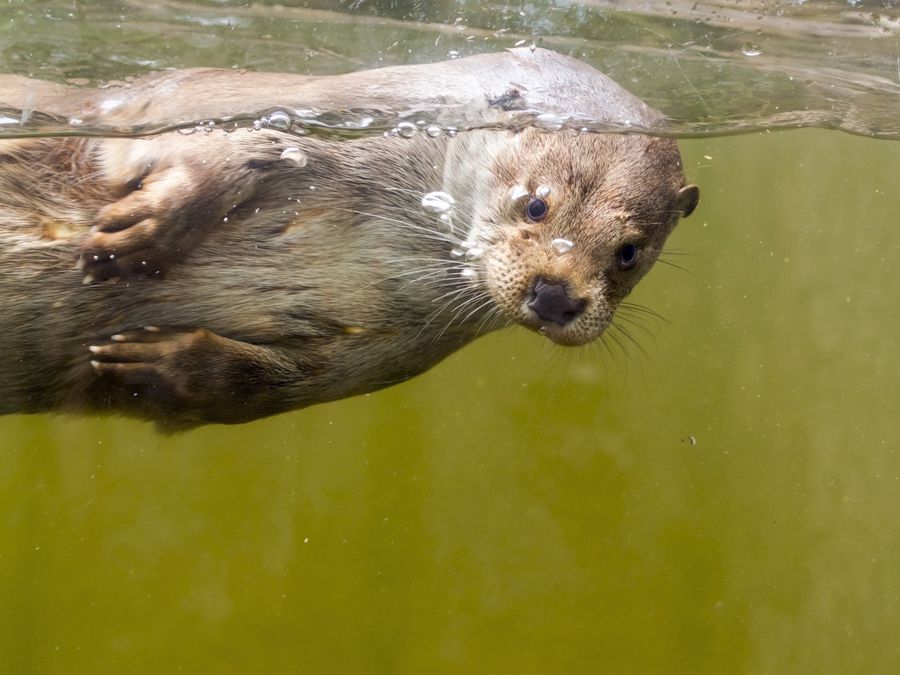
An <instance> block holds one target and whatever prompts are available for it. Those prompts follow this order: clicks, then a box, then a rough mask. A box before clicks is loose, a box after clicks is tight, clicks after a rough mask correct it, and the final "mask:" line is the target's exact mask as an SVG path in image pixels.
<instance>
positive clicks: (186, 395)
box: [0, 50, 699, 431]
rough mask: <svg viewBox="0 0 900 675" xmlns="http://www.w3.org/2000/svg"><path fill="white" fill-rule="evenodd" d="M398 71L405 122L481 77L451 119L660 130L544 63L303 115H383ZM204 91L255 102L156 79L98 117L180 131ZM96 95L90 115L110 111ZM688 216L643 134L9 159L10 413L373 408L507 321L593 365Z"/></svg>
mask: <svg viewBox="0 0 900 675" xmlns="http://www.w3.org/2000/svg"><path fill="white" fill-rule="evenodd" d="M485 66H489V68H488V69H487V71H485V70H484V68H485ZM404 71H405V73H406V74H407V75H409V77H408V78H407V79H408V80H410V81H414V82H417V83H419V84H417V85H416V86H410V88H409V91H408V92H407V95H404V96H405V98H404V97H402V96H401V95H400V94H398V93H397V90H396V89H393V90H391V92H390V95H385V98H386V99H389V100H388V103H389V104H390V105H394V106H396V105H401V104H403V105H409V104H411V103H413V102H414V101H419V100H437V99H436V98H435V96H436V92H440V91H451V92H452V91H454V90H458V89H459V88H460V87H461V86H462V84H464V83H465V84H466V85H467V86H468V84H471V83H472V82H473V81H474V82H475V83H476V84H477V85H478V89H477V91H476V94H472V93H471V91H469V90H466V91H467V93H465V94H464V95H458V96H457V97H456V99H453V100H457V101H459V100H462V101H463V102H464V104H465V105H471V106H476V105H477V106H480V109H481V110H482V111H489V110H497V109H500V110H508V109H510V108H518V107H525V106H533V107H538V108H540V107H545V108H546V109H549V111H550V112H554V111H555V112H567V111H575V112H577V113H579V114H589V115H593V117H594V118H595V119H606V120H609V121H610V122H611V123H617V124H618V123H624V122H627V123H628V124H638V125H640V124H644V125H651V124H657V123H658V122H659V113H657V112H656V111H654V110H652V109H650V108H648V107H647V106H646V105H645V104H643V103H642V102H641V101H639V100H638V99H636V98H634V97H633V96H631V95H630V94H628V93H627V92H625V91H624V90H622V89H621V88H619V87H618V86H617V85H615V84H614V83H612V82H611V81H610V80H608V78H605V77H604V76H603V75H601V74H600V73H598V72H596V71H594V70H592V69H590V68H589V67H588V66H586V65H584V64H581V63H580V62H577V61H574V60H572V59H569V58H567V57H563V56H560V55H557V54H553V53H552V52H545V51H543V50H537V51H535V52H533V53H532V52H531V51H530V50H516V51H514V52H512V53H505V54H493V55H485V56H477V57H471V58H469V59H460V60H458V61H453V62H449V63H446V64H432V65H431V66H413V67H408V68H406V69H404V68H394V69H384V70H381V71H378V70H376V71H369V72H368V73H362V74H352V75H346V76H340V77H337V78H321V79H319V78H298V79H296V82H295V83H296V84H297V87H298V88H297V92H298V93H296V96H297V98H298V100H299V101H311V100H316V101H319V103H318V104H317V105H324V103H321V102H322V101H325V100H326V99H327V98H328V91H329V90H331V91H332V92H335V93H334V100H337V101H340V97H341V96H342V95H343V94H341V93H340V92H344V91H346V92H348V93H347V96H348V97H350V95H351V94H352V92H353V91H356V92H357V93H358V94H359V93H360V92H362V91H363V88H364V87H368V88H369V89H368V90H367V91H368V94H367V95H368V96H370V98H374V99H377V90H378V87H379V86H381V85H383V84H384V83H386V82H394V83H396V82H399V81H403V79H404V78H403V77H401V76H402V75H404ZM201 72H202V73H207V75H208V78H209V79H207V80H206V85H209V82H210V80H216V81H218V82H220V83H222V82H225V83H232V84H233V85H234V86H235V87H237V86H240V87H243V88H252V82H253V76H250V75H247V74H238V73H227V72H219V71H212V73H213V74H209V73H210V71H199V72H194V76H193V77H190V76H186V75H185V74H184V73H172V74H163V75H159V76H153V77H151V78H148V80H145V81H142V82H138V83H137V84H136V85H134V86H133V87H132V88H131V89H130V90H129V91H128V92H127V96H126V97H124V98H125V99H126V100H125V103H123V104H122V105H119V106H117V107H116V112H115V114H116V115H119V117H107V118H104V119H107V120H109V119H115V120H116V121H117V122H122V121H129V122H133V121H135V120H138V119H140V120H146V119H148V118H149V117H152V115H153V114H155V113H154V111H155V110H156V107H157V106H159V105H161V104H160V103H159V102H158V101H155V100H153V101H147V100H144V99H145V98H146V96H148V95H149V93H152V92H154V91H155V92H157V93H158V92H159V90H160V87H167V86H170V85H171V86H173V87H174V91H175V94H173V98H172V99H171V100H172V101H173V103H172V110H173V111H175V113H173V114H177V111H178V110H179V109H180V108H179V105H183V106H187V107H189V108H190V109H191V110H192V111H196V106H197V100H196V99H197V97H198V96H199V95H200V94H199V92H200V91H201V90H202V89H198V87H201V83H202V82H203V77H201V75H200V73H201ZM429 73H430V75H429ZM454 73H455V74H456V75H454ZM482 73H485V74H482ZM273 77H274V76H271V75H260V76H259V81H260V82H261V83H262V84H261V85H260V87H257V88H256V89H254V91H255V92H256V94H255V95H257V96H258V97H260V100H262V98H265V97H266V96H271V97H275V96H276V93H275V90H274V89H272V90H269V91H263V90H264V89H265V88H266V87H267V86H274V85H272V82H273V80H271V79H270V78H273ZM454 77H455V78H456V79H454ZM473 77H474V80H473ZM198 78H199V79H198ZM233 80H235V81H236V82H237V83H239V84H237V83H235V82H233ZM523 80H524V81H525V84H524V85H523ZM173 82H174V83H175V84H178V83H179V82H180V83H181V84H183V85H184V88H183V91H182V89H180V88H179V87H181V84H178V86H175V85H173ZM429 82H430V84H429ZM29 86H33V85H29ZM429 87H430V89H429ZM301 89H303V90H305V92H306V93H303V91H300V90H301ZM0 91H6V92H7V95H11V94H9V92H10V91H11V90H10V89H6V90H4V89H3V87H2V86H0ZM47 91H49V92H50V93H49V94H47V95H46V96H45V97H44V98H43V99H40V97H38V103H37V104H36V105H39V106H45V108H46V109H55V110H57V111H60V110H63V106H64V102H65V101H66V100H68V99H67V98H66V97H65V96H64V95H62V94H60V92H59V90H58V88H55V87H51V88H49V89H48V90H47ZM179 91H180V92H181V93H182V94H185V96H186V97H187V101H188V104H179V103H178V101H179V100H181V98H180V97H179V95H178V92H179ZM261 91H262V92H263V93H260V92H261ZM372 91H375V92H376V94H375V95H373V94H372ZM551 92H552V95H551ZM566 92H568V93H569V94H570V96H569V98H568V99H566V98H564V97H560V98H556V99H554V96H556V95H557V94H560V93H563V94H565V93H566ZM278 95H280V94H278ZM360 95H362V94H360ZM54 96H56V97H57V98H54ZM80 96H81V97H82V98H80V99H78V100H77V101H76V103H77V106H79V107H80V108H82V109H85V110H91V109H92V106H93V109H97V110H100V109H102V107H103V106H102V105H101V103H102V100H105V99H103V97H104V96H107V97H108V96H109V94H108V93H104V94H102V95H101V94H95V96H96V97H97V98H93V99H92V98H90V97H89V95H88V94H80ZM528 96H531V99H530V100H526V99H527V98H528ZM316 97H318V98H316ZM448 97H449V95H447V96H445V97H444V98H443V99H441V100H440V101H439V103H441V104H445V103H447V101H448V100H450V98H448ZM226 98H227V97H226ZM351 98H352V97H351ZM401 98H402V99H403V100H401ZM72 100H74V97H72ZM348 100H351V99H350V98H348ZM98 101H99V103H98ZM535 102H537V103H538V104H539V105H536V106H535V105H534V103H535ZM289 103H293V102H289ZM15 104H16V102H15V101H13V102H12V104H11V105H15ZM216 105H219V104H216ZM341 106H343V103H339V104H338V108H341ZM184 109H186V108H184ZM63 114H71V113H66V112H65V111H63ZM98 119H101V118H98ZM698 195H699V191H698V189H697V188H696V187H695V186H690V185H685V180H684V176H683V172H682V168H681V161H680V157H679V154H678V149H677V146H676V144H675V142H674V141H672V140H670V139H665V138H659V137H653V136H646V135H638V134H615V133H609V134H600V133H587V134H584V133H579V132H578V131H570V130H564V131H556V132H553V133H549V132H547V131H544V130H541V129H537V128H523V129H518V130H499V129H490V130H485V129H482V130H471V131H461V132H459V133H457V134H455V135H449V134H438V135H434V136H433V135H431V134H426V133H421V132H420V133H415V134H412V135H411V137H409V138H405V137H402V136H401V135H388V136H386V137H383V136H367V137H360V138H352V139H348V140H340V141H336V140H329V139H323V138H316V137H309V136H307V137H301V136H297V135H296V134H292V133H289V132H285V131H279V130H277V129H273V128H265V129H262V130H256V131H247V130H240V131H234V132H232V133H225V132H219V131H216V132H212V133H209V134H203V133H199V134H193V135H182V134H180V133H177V132H170V133H165V134H160V135H156V136H153V137H151V138H148V139H130V138H128V139H126V138H84V137H81V138H71V137H70V138H58V137H57V138H37V139H16V140H8V141H2V142H0V290H2V299H0V309H2V312H3V316H4V330H3V331H2V332H0V413H14V412H42V411H51V410H63V411H75V412H91V413H97V412H116V413H123V414H127V415H132V416H136V417H140V418H144V419H149V420H153V421H155V422H156V423H157V424H158V425H159V426H160V427H161V428H163V429H164V430H168V431H175V430H180V429H186V428H190V427H192V426H195V425H198V424H204V423H210V422H217V423H237V422H244V421H248V420H252V419H256V418H259V417H262V416H265V415H271V414H274V413H278V412H282V411H286V410H290V409H294V408H299V407H303V406H306V405H310V404H312V403H318V402H322V401H328V400H333V399H337V398H342V397H346V396H351V395H354V394H358V393H363V392H368V391H373V390H375V389H379V388H382V387H385V386H388V385H391V384H394V383H397V382H400V381H402V380H405V379H407V378H409V377H412V376H413V375H416V374H418V373H421V372H423V371H424V370H426V369H428V368H429V367H431V366H432V365H434V364H435V363H437V362H438V361H440V360H441V359H442V358H444V357H445V356H447V355H448V354H449V353H451V352H452V351H454V350H456V349H458V348H459V347H461V346H463V345H464V344H466V343H468V342H469V341H471V340H472V339H474V338H475V337H477V336H479V335H482V334H484V333H487V332H489V331H492V330H494V329H497V328H499V327H502V326H506V325H510V324H513V323H519V324H521V325H524V326H526V327H528V328H531V329H533V330H536V331H539V332H540V333H542V334H544V335H546V336H547V337H548V338H550V339H551V340H553V341H554V342H556V343H559V344H563V345H580V344H585V343H588V342H590V341H591V340H594V339H596V338H597V337H598V336H599V335H600V334H601V333H602V332H603V330H604V329H605V328H606V327H607V326H608V325H609V323H610V321H611V320H612V316H613V313H614V311H615V309H616V307H617V305H618V304H619V302H620V301H621V300H622V298H624V297H625V295H626V294H627V293H628V292H629V291H630V290H631V289H632V288H633V287H634V285H635V284H636V283H637V281H638V280H639V279H640V278H641V277H642V276H643V275H644V274H645V273H646V272H647V271H648V269H649V268H650V266H651V265H652V264H653V262H654V261H655V259H656V257H657V255H658V254H659V252H660V249H661V248H662V246H663V243H664V242H665V239H666V237H667V236H668V234H669V233H670V231H671V230H672V228H673V227H674V226H675V224H676V222H677V220H678V218H679V217H680V216H682V215H688V214H690V212H691V211H692V210H693V209H694V207H695V205H696V203H697V200H698ZM76 260H79V265H78V269H76V265H75V261H76ZM85 282H87V283H85Z"/></svg>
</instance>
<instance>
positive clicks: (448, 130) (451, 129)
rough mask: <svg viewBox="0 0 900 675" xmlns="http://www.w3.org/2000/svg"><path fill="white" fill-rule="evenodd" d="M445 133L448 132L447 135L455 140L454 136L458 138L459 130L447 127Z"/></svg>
mask: <svg viewBox="0 0 900 675" xmlns="http://www.w3.org/2000/svg"><path fill="white" fill-rule="evenodd" d="M445 131H446V132H447V135H448V136H449V137H450V138H453V137H454V136H456V132H457V131H458V130H457V128H456V127H447V128H446V129H445Z"/></svg>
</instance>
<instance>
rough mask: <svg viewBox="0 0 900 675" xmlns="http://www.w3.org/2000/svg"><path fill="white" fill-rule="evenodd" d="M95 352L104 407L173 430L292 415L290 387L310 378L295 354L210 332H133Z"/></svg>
mask: <svg viewBox="0 0 900 675" xmlns="http://www.w3.org/2000/svg"><path fill="white" fill-rule="evenodd" d="M89 349H90V353H91V366H93V369H94V371H95V372H96V373H97V375H98V380H99V382H98V384H100V385H101V386H102V389H103V392H104V395H103V398H104V400H105V401H106V402H107V403H108V404H111V405H112V407H114V408H120V409H122V410H123V411H127V412H129V413H131V414H135V415H138V416H141V417H145V418H150V419H153V420H154V421H156V422H157V424H158V425H159V426H160V427H162V428H163V429H164V430H169V431H172V430H178V429H183V428H188V427H191V426H195V425H197V424H203V423H209V422H219V423H226V424H227V423H236V422H245V421H248V420H252V419H256V418H258V417H262V416H265V415H269V414H273V413H276V412H281V411H282V410H287V409H290V408H291V407H294V406H293V404H292V401H291V399H290V396H289V393H288V390H289V388H290V385H291V384H293V383H296V382H297V381H298V380H302V378H303V372H302V366H301V364H300V363H299V362H298V361H297V360H296V359H294V358H292V357H291V355H290V352H289V351H288V350H283V349H278V348H273V347H263V346H258V345H252V344H249V343H246V342H240V341H238V340H231V339H228V338H224V337H221V336H220V335H216V334H215V333H212V332H210V331H208V330H206V329H203V328H193V329H185V328H158V327H152V326H151V327H145V328H139V329H134V330H128V331H124V332H122V333H119V334H116V335H113V336H112V337H111V338H110V340H109V342H107V343H105V344H97V345H92V346H90V347H89Z"/></svg>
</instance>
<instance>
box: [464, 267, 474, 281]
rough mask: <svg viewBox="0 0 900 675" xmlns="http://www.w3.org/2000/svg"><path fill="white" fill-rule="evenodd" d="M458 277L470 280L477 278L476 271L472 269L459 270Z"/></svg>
mask: <svg viewBox="0 0 900 675" xmlns="http://www.w3.org/2000/svg"><path fill="white" fill-rule="evenodd" d="M459 276H461V277H462V278H463V279H472V280H475V279H477V278H478V270H476V269H475V268H474V267H466V268H465V269H463V270H460V273H459Z"/></svg>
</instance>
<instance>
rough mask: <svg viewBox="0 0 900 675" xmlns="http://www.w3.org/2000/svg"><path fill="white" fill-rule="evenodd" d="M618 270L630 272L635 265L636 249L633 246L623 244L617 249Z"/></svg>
mask: <svg viewBox="0 0 900 675" xmlns="http://www.w3.org/2000/svg"><path fill="white" fill-rule="evenodd" d="M618 257H619V269H620V270H630V269H631V268H632V267H634V266H635V264H637V258H638V247H637V246H635V245H634V244H625V245H624V246H623V247H622V248H620V249H619V256H618Z"/></svg>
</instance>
